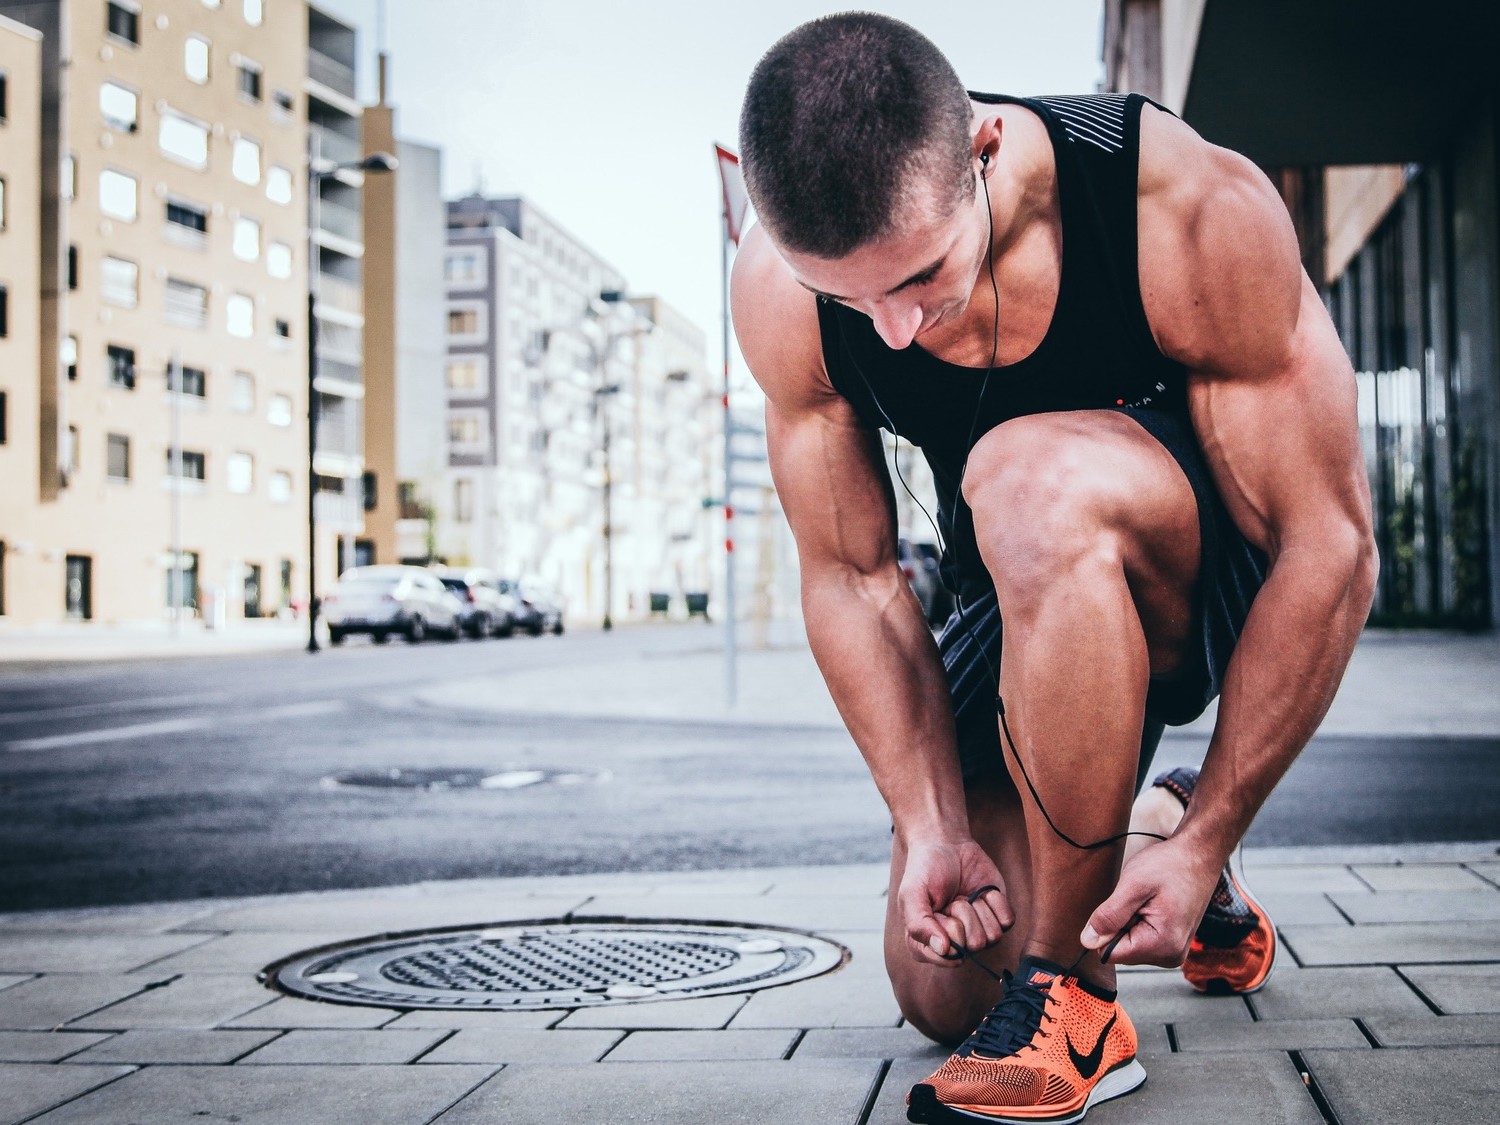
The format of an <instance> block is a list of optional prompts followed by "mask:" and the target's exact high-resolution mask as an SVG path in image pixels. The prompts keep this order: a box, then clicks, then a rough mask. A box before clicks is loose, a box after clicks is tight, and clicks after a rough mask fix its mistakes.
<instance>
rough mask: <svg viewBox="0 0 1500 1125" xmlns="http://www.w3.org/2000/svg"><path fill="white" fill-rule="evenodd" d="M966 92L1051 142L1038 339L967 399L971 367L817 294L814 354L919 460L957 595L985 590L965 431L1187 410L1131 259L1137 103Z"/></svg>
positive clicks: (1104, 97) (861, 410) (978, 375)
mask: <svg viewBox="0 0 1500 1125" xmlns="http://www.w3.org/2000/svg"><path fill="white" fill-rule="evenodd" d="M970 96H971V97H973V98H974V100H975V101H978V102H983V103H986V104H990V105H997V104H1013V105H1021V106H1025V107H1026V108H1027V109H1029V110H1031V111H1032V112H1033V113H1035V114H1036V115H1037V116H1038V117H1040V118H1041V119H1042V121H1043V122H1044V123H1045V124H1046V126H1047V133H1048V135H1049V136H1050V137H1051V139H1052V150H1053V152H1054V154H1055V156H1056V164H1057V192H1058V206H1059V210H1060V212H1061V217H1062V218H1061V221H1062V276H1061V280H1060V283H1059V286H1058V294H1057V304H1056V306H1055V308H1054V310H1053V314H1052V322H1051V324H1050V326H1049V327H1048V329H1047V332H1046V334H1045V335H1044V336H1043V338H1042V342H1041V343H1040V344H1038V345H1037V347H1036V349H1035V350H1034V351H1033V352H1032V353H1031V354H1030V355H1028V356H1026V357H1025V358H1023V359H1020V360H1018V361H1017V362H1015V363H1011V364H1003V365H1000V366H998V367H996V368H995V371H994V373H993V374H991V375H990V377H989V385H988V387H987V389H986V390H985V392H984V401H983V403H982V404H980V403H979V401H978V400H979V390H980V386H981V384H982V383H983V382H984V378H985V373H984V370H983V369H976V368H969V367H958V366H955V365H953V364H950V363H945V362H944V361H943V360H940V359H938V358H937V357H935V356H933V355H931V354H930V353H928V352H926V351H924V350H923V349H922V347H921V346H920V345H918V344H915V343H913V344H912V345H910V346H909V347H907V348H905V349H903V350H901V351H895V350H893V349H892V348H890V347H888V346H887V345H886V343H885V341H883V340H882V339H881V338H880V336H879V334H878V333H876V331H875V325H874V322H873V321H871V320H870V318H869V317H867V316H865V315H864V314H863V313H860V312H856V311H855V310H853V309H850V308H847V307H845V306H843V305H840V304H839V303H838V302H836V301H829V300H824V299H822V298H819V300H818V323H819V329H820V332H821V335H822V343H823V360H824V363H825V364H826V366H827V370H828V377H829V380H830V381H831V382H832V384H833V387H834V389H835V390H837V391H838V392H839V394H841V395H842V396H843V397H844V398H846V399H847V400H848V401H849V403H850V404H851V405H852V406H853V408H854V410H855V412H856V414H857V415H858V416H859V418H860V420H861V421H862V422H864V423H865V424H866V425H868V426H869V427H871V428H872V429H874V428H883V429H886V430H890V431H892V432H893V433H896V434H899V435H900V436H901V437H903V438H905V439H906V440H907V441H909V442H911V443H912V444H913V445H915V446H917V447H919V448H920V449H921V450H922V453H923V455H924V456H925V457H926V458H927V462H928V464H929V465H930V466H931V467H932V475H933V479H934V483H935V484H936V487H937V495H938V523H939V526H940V527H941V528H942V531H943V538H944V540H945V543H946V546H947V550H946V551H945V554H944V561H943V572H944V579H945V581H946V582H947V584H948V585H949V587H950V588H952V589H956V590H960V591H961V592H962V593H963V594H964V596H965V598H966V599H967V598H969V597H977V596H979V595H980V594H981V593H982V592H983V591H985V590H987V589H988V588H989V585H990V581H989V576H988V574H987V572H986V571H985V568H984V565H983V563H982V561H981V560H980V558H979V549H978V546H977V545H976V543H975V539H974V524H973V518H972V516H971V514H970V512H969V508H968V505H967V504H965V503H964V502H963V499H962V498H961V497H960V496H959V495H958V489H959V480H960V475H961V474H962V472H963V465H964V461H965V459H966V458H967V457H968V455H969V451H970V449H971V448H972V447H973V445H972V442H971V441H970V440H969V438H970V433H971V432H972V434H973V439H974V441H978V439H979V438H980V437H982V436H983V435H984V434H985V433H986V432H988V431H989V430H991V429H992V428H994V427H995V426H997V425H999V424H1000V423H1001V422H1004V421H1007V420H1008V419H1011V418H1016V417H1020V416H1022V415H1027V414H1041V413H1046V412H1050V411H1059V410H1099V409H1110V408H1116V407H1130V406H1135V407H1149V408H1151V409H1162V410H1169V411H1174V412H1176V411H1180V412H1183V413H1185V412H1186V410H1187V393H1186V391H1187V369H1186V368H1185V367H1183V366H1182V365H1181V364H1179V363H1177V362H1176V361H1174V360H1171V359H1168V358H1167V357H1166V356H1164V355H1162V353H1161V351H1160V349H1158V348H1157V346H1156V341H1155V340H1154V339H1153V338H1152V335H1151V330H1150V327H1149V325H1148V324H1147V321H1146V312H1145V309H1144V307H1143V306H1142V304H1141V290H1140V280H1139V274H1138V272H1137V268H1136V172H1137V166H1138V162H1139V154H1140V121H1141V107H1142V106H1143V105H1145V104H1146V102H1147V101H1148V99H1147V98H1144V97H1142V96H1141V95H1139V94H1082V95H1077V96H1070V97H1046V98H1012V97H1006V96H1004V95H999V94H979V93H971V95H970ZM1151 104H1153V105H1155V104H1156V103H1154V102H1152V103H1151ZM1158 108H1160V107H1158ZM1001 315H1002V316H1003V315H1004V309H1003V308H1002V309H1001ZM976 407H978V408H979V415H978V420H977V423H976V421H975V411H976Z"/></svg>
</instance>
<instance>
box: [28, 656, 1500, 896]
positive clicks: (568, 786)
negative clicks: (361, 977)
mask: <svg viewBox="0 0 1500 1125" xmlns="http://www.w3.org/2000/svg"><path fill="white" fill-rule="evenodd" d="M702 643H703V636H702V634H701V633H697V632H695V631H691V630H685V629H671V628H659V629H647V630H620V631H617V632H615V633H614V634H611V635H603V634H598V633H592V634H590V633H580V634H570V635H568V636H565V637H562V638H550V637H548V638H539V639H531V638H524V637H517V638H512V639H510V640H499V641H486V642H471V641H463V642H459V643H456V644H442V643H428V644H426V645H423V646H421V647H420V648H415V649H414V648H410V647H407V646H404V645H399V644H398V645H391V646H386V647H381V648H376V647H374V646H370V645H364V644H351V645H349V646H347V647H345V648H343V649H338V650H325V651H324V652H323V653H321V654H319V655H318V656H308V655H306V654H303V653H300V652H294V653H279V654H265V655H255V656H239V657H216V658H209V659H196V660H153V661H137V662H134V663H131V664H103V665H88V666H76V665H75V666H66V667H63V666H53V667H46V666H38V667H32V668H16V667H12V668H7V669H4V670H0V910H8V909H29V908H42V907H64V906H82V905H102V904H113V903H124V902H141V901H162V900H170V899H184V898H197V897H204V896H234V895H245V894H262V893H273V892H283V891H298V890H316V889H321V888H330V887H355V886H373V885H386V884H395V883H404V882H411V881H415V880H422V879H452V878H465V877H474V876H490V875H514V874H544V873H563V872H580V871H611V870H677V869H693V868H702V869H712V868H723V867H736V866H750V865H771V864H789V863H791V864H801V863H810V864H817V863H837V862H862V861H877V860H881V859H884V858H885V857H886V855H887V849H888V846H889V821H888V819H887V818H886V816H885V813H884V809H883V806H882V805H881V802H880V800H879V797H878V796H877V794H876V793H875V790H874V787H873V785H872V784H871V783H870V781H869V778H868V776H867V774H866V773H865V770H864V767H863V765H862V763H861V762H860V760H859V758H858V755H857V754H856V752H855V751H854V749H853V747H852V744H851V743H850V742H849V740H848V738H847V736H845V735H844V734H843V733H842V732H837V731H831V730H825V729H817V728H810V727H802V728H796V727H774V726H767V725H764V724H755V725H752V724H738V725H729V724H723V723H695V722H689V721H684V722H655V721H622V720H597V719H580V718H576V717H568V718H564V717H549V716H544V715H543V716H537V715H531V716H521V715H496V714H494V713H486V712H479V711H466V710H459V709H450V710H440V709H436V708H434V707H431V706H429V705H426V704H424V703H422V702H420V701H419V700H418V699H417V698H416V695H417V692H418V689H419V688H420V687H422V686H423V685H426V684H431V683H435V682H440V681H445V680H454V679H464V680H467V679H469V678H471V677H493V678H494V682H495V684H496V685H497V688H498V687H499V686H501V685H503V683H504V678H505V676H506V674H507V672H514V671H517V670H519V669H522V668H524V669H527V670H533V671H534V670H536V669H538V668H551V669H555V670H556V673H557V674H558V675H559V676H566V675H567V674H568V668H569V666H570V664H573V663H575V662H585V661H587V662H590V663H593V662H598V661H601V660H609V659H620V660H639V659H642V658H645V657H648V656H650V655H652V654H658V655H659V654H661V653H665V652H669V651H672V650H674V649H676V650H678V651H685V650H688V648H689V646H692V645H702ZM710 658H711V657H710ZM1202 752H1203V745H1202V743H1201V741H1200V740H1197V739H1194V738H1186V737H1177V738H1172V737H1169V738H1168V739H1167V740H1166V741H1165V742H1164V743H1163V747H1162V750H1161V752H1160V756H1159V761H1160V762H1161V763H1162V764H1177V763H1179V762H1192V761H1195V760H1198V759H1199V758H1201V755H1202ZM1497 752H1500V740H1494V739H1489V740H1486V739H1421V740H1412V739H1378V738H1326V739H1319V740H1317V741H1315V742H1314V744H1313V745H1312V746H1311V747H1309V749H1308V750H1307V751H1306V753H1305V754H1304V755H1303V757H1302V759H1301V760H1300V761H1299V763H1298V765H1297V767H1296V768H1295V769H1294V771H1293V772H1292V774H1291V775H1290V776H1289V777H1288V779H1287V780H1286V781H1285V782H1284V783H1283V785H1282V786H1281V788H1280V789H1278V790H1277V792H1276V793H1275V794H1274V795H1273V797H1272V799H1271V801H1270V802H1268V804H1267V806H1266V808H1265V809H1264V810H1263V811H1262V814H1261V816H1260V818H1259V820H1258V821H1257V822H1256V825H1255V828H1254V829H1253V830H1252V833H1251V836H1250V838H1249V841H1248V842H1249V843H1251V844H1323V843H1386V842H1411V841H1443V840H1475V839H1491V838H1495V837H1496V836H1500V771H1497V770H1495V768H1494V762H1495V761H1496V760H1497V758H1496V755H1497ZM392 770H396V771H402V774H401V775H400V776H398V777H392V776H391V773H390V771H392ZM412 770H426V771H435V772H436V775H437V776H439V777H451V779H452V780H453V782H454V783H455V787H450V788H447V789H432V788H417V789H413V788H404V787H401V786H399V785H397V784H394V783H395V782H397V781H399V780H401V778H402V777H405V776H408V775H409V772H410V771H412ZM351 773H364V774H367V775H370V776H369V777H368V778H365V779H364V780H369V781H373V782H376V783H377V784H376V785H375V786H374V787H366V786H362V785H349V784H341V783H339V782H338V781H337V779H338V778H339V777H341V776H345V777H346V775H348V774H351ZM479 778H489V779H490V781H489V782H487V785H488V787H485V788H481V787H476V786H473V785H468V786H467V787H464V786H465V783H471V782H474V781H476V780H478V779H479ZM346 780H347V777H346Z"/></svg>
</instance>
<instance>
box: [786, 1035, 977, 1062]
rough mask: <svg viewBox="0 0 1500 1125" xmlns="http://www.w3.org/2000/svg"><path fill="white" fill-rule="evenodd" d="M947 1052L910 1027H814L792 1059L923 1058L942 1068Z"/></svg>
mask: <svg viewBox="0 0 1500 1125" xmlns="http://www.w3.org/2000/svg"><path fill="white" fill-rule="evenodd" d="M949 1053H950V1052H949V1049H948V1048H947V1047H944V1046H942V1045H941V1044H938V1043H934V1042H933V1041H932V1040H931V1039H929V1038H927V1036H925V1035H923V1034H922V1033H921V1032H920V1031H918V1030H917V1029H916V1028H914V1027H912V1026H911V1025H910V1024H904V1025H902V1026H901V1027H839V1028H831V1027H815V1028H813V1029H812V1030H811V1031H809V1032H808V1033H807V1034H806V1035H804V1036H803V1037H802V1042H800V1043H798V1044H797V1050H796V1051H795V1052H793V1054H792V1058H794V1059H804V1058H806V1059H922V1060H923V1061H925V1062H927V1063H930V1064H931V1067H932V1069H936V1068H937V1067H939V1066H941V1065H942V1063H943V1060H944V1059H946V1058H947V1057H948V1055H949Z"/></svg>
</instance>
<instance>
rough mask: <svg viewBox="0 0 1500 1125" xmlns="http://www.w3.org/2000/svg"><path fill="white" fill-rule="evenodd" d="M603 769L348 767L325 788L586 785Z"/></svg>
mask: <svg viewBox="0 0 1500 1125" xmlns="http://www.w3.org/2000/svg"><path fill="white" fill-rule="evenodd" d="M606 776H607V774H606V773H605V772H604V771H602V770H555V769H542V768H539V767H532V766H507V767H504V768H501V769H451V768H450V769H384V770H346V771H344V772H342V773H334V774H329V775H328V776H327V777H325V778H323V780H322V782H321V784H322V787H323V788H324V789H422V790H426V791H427V792H431V793H435V792H440V791H442V790H445V789H499V790H506V789H529V788H531V787H532V786H533V785H582V784H583V783H584V782H587V781H600V780H603V779H604V778H605V777H606Z"/></svg>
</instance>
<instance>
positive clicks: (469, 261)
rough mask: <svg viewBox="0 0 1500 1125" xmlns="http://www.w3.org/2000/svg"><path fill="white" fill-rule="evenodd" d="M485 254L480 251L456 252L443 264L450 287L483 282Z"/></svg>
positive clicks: (450, 254)
mask: <svg viewBox="0 0 1500 1125" xmlns="http://www.w3.org/2000/svg"><path fill="white" fill-rule="evenodd" d="M483 256H484V255H483V252H482V251H480V250H455V251H452V252H451V253H449V255H448V257H447V258H446V260H445V261H444V263H443V267H444V269H443V272H444V274H445V276H446V280H447V282H448V284H449V285H473V284H477V283H479V282H480V281H482V280H483V273H482V271H483Z"/></svg>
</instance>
